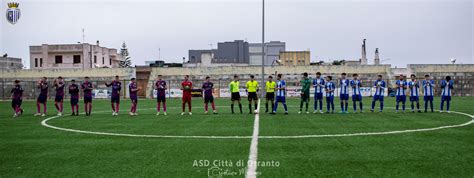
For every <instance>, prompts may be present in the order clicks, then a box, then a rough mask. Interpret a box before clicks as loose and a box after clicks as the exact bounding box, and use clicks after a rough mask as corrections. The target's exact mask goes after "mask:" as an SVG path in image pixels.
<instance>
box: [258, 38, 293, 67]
mask: <svg viewBox="0 0 474 178" xmlns="http://www.w3.org/2000/svg"><path fill="white" fill-rule="evenodd" d="M285 46H286V44H285V42H280V41H270V42H267V43H265V49H264V50H265V62H264V64H265V65H266V66H270V65H272V64H274V65H278V64H277V63H276V60H278V59H279V58H280V52H281V51H285ZM249 65H251V66H259V65H262V43H249Z"/></svg>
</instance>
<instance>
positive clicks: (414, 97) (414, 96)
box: [408, 74, 421, 112]
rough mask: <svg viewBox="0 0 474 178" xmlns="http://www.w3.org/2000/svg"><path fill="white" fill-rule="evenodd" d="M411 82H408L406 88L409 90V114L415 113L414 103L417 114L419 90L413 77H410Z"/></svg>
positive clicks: (417, 83)
mask: <svg viewBox="0 0 474 178" xmlns="http://www.w3.org/2000/svg"><path fill="white" fill-rule="evenodd" d="M410 78H411V81H410V82H408V88H409V89H410V102H411V112H415V105H414V103H415V102H416V109H417V110H418V112H421V111H420V97H419V90H420V84H419V82H418V81H417V80H416V76H415V75H413V74H412V75H411V76H410Z"/></svg>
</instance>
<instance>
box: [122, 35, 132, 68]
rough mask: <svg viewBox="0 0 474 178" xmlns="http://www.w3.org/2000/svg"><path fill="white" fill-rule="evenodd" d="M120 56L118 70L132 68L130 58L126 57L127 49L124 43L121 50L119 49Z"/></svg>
mask: <svg viewBox="0 0 474 178" xmlns="http://www.w3.org/2000/svg"><path fill="white" fill-rule="evenodd" d="M120 56H121V57H122V60H121V61H120V63H119V66H120V68H128V67H132V61H131V60H130V56H128V49H127V45H126V44H125V41H124V42H123V43H122V48H121V49H120Z"/></svg>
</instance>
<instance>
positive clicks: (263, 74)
mask: <svg viewBox="0 0 474 178" xmlns="http://www.w3.org/2000/svg"><path fill="white" fill-rule="evenodd" d="M261 86H262V91H263V92H262V97H263V96H264V93H265V0H262V83H261Z"/></svg>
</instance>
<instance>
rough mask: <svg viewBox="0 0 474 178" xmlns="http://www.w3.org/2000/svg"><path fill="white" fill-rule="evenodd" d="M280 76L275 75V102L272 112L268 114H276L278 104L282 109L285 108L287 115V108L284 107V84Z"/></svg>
mask: <svg viewBox="0 0 474 178" xmlns="http://www.w3.org/2000/svg"><path fill="white" fill-rule="evenodd" d="M281 77H282V74H278V75H277V85H276V88H275V90H276V100H275V104H274V107H273V112H271V113H270V114H276V111H277V108H278V103H282V104H283V108H285V114H288V107H287V106H286V82H285V80H283V79H282V78H281Z"/></svg>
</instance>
